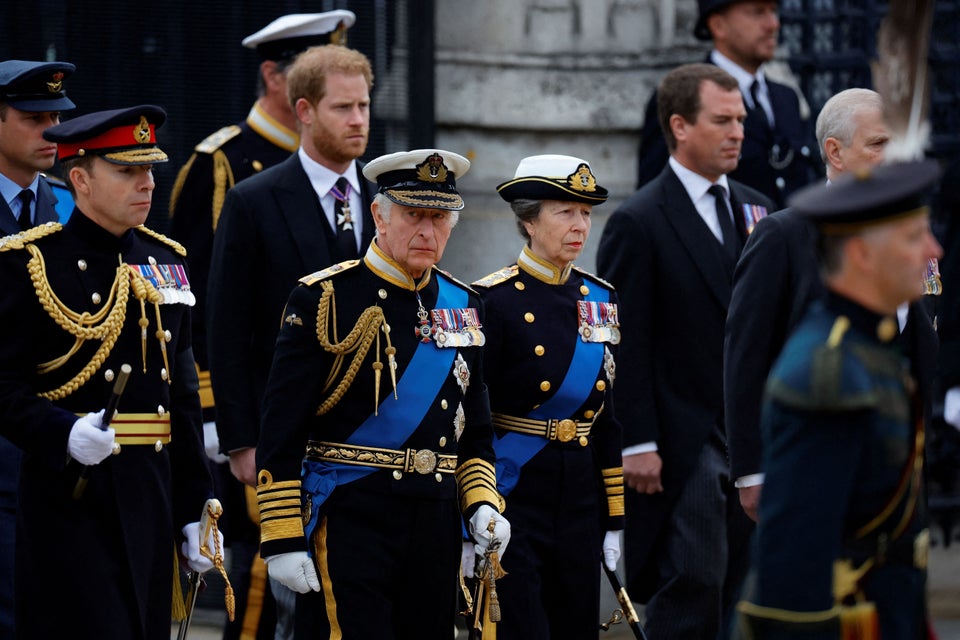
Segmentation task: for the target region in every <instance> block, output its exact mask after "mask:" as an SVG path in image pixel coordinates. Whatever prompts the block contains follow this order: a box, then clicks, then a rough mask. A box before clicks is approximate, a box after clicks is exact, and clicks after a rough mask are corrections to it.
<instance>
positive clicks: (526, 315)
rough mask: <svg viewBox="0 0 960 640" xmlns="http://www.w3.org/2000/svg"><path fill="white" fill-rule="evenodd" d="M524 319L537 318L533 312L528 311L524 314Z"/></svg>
mask: <svg viewBox="0 0 960 640" xmlns="http://www.w3.org/2000/svg"><path fill="white" fill-rule="evenodd" d="M523 319H524V320H526V321H527V322H533V321H534V319H535V318H534V317H533V314H532V313H530V312H529V311H527V312H526V313H525V314H523Z"/></svg>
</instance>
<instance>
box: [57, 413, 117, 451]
mask: <svg viewBox="0 0 960 640" xmlns="http://www.w3.org/2000/svg"><path fill="white" fill-rule="evenodd" d="M102 424H103V409H101V410H100V411H98V412H97V413H88V414H87V415H85V416H83V417H82V418H80V419H78V420H77V421H76V422H74V423H73V428H72V429H70V435H69V437H68V438H67V452H68V453H69V454H70V456H71V457H72V458H73V459H74V460H76V461H77V462H79V463H80V464H85V465H92V464H98V463H100V462H103V461H104V460H105V459H106V458H107V457H108V456H109V455H110V454H111V453H113V443H114V436H115V435H116V433H115V432H114V430H113V429H111V428H109V427H108V428H107V429H105V430H102V431H101V430H100V425H102Z"/></svg>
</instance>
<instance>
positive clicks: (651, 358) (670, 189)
mask: <svg viewBox="0 0 960 640" xmlns="http://www.w3.org/2000/svg"><path fill="white" fill-rule="evenodd" d="M658 114H659V119H660V123H661V127H662V128H663V132H664V136H665V139H666V140H667V144H668V146H669V147H670V150H671V153H670V160H669V163H668V166H667V167H665V168H664V169H663V171H662V172H661V174H660V176H658V177H657V178H656V179H655V180H654V181H652V182H650V183H649V184H647V185H646V186H644V187H643V188H641V189H640V190H639V191H637V192H636V193H634V194H633V195H632V196H631V197H630V198H629V199H628V200H627V201H626V202H625V203H624V204H623V205H621V207H620V208H619V209H618V210H617V211H615V212H614V214H613V215H612V216H611V218H610V220H609V221H608V222H607V224H606V227H605V228H604V231H603V237H602V239H601V241H600V248H599V252H598V257H597V266H598V268H599V271H600V274H601V275H602V276H603V277H604V278H606V279H608V280H610V282H611V283H612V284H613V285H614V286H615V287H616V288H617V291H619V292H620V301H621V308H622V311H623V312H622V317H621V330H622V333H623V342H622V344H621V348H622V351H621V361H622V362H623V363H624V364H623V365H622V366H621V367H620V368H619V370H618V372H617V375H618V378H619V380H618V384H617V385H616V387H614V394H615V396H614V397H615V401H616V405H617V413H618V416H619V418H620V421H621V422H622V424H623V430H624V447H625V448H624V452H623V453H624V455H623V469H624V480H625V482H626V484H627V486H629V487H630V488H631V489H633V491H627V492H626V497H625V502H626V512H627V527H626V534H625V547H626V567H627V581H628V588H629V590H630V593H631V594H632V595H633V597H634V598H636V599H638V600H640V601H645V602H647V610H646V612H647V630H648V634H649V636H650V638H652V639H654V638H703V639H710V640H713V638H715V636H716V635H717V631H718V630H719V628H720V610H721V592H722V588H723V584H724V577H725V573H726V558H727V546H726V545H727V536H726V509H727V506H726V505H727V499H726V486H725V485H726V477H727V463H726V458H725V453H726V452H725V446H726V445H725V439H724V434H723V394H722V390H721V386H722V362H721V361H722V351H723V325H724V322H725V320H726V314H727V303H728V302H729V300H730V287H731V281H732V276H733V270H734V266H735V264H736V260H737V256H738V255H739V253H740V248H741V246H742V242H743V240H744V239H745V237H746V220H745V218H746V217H747V216H748V215H749V216H751V219H752V218H753V217H754V216H756V215H762V214H763V213H764V212H765V211H766V210H767V209H770V208H772V207H773V203H772V202H770V200H768V199H767V198H766V197H764V196H763V195H762V194H761V193H759V192H757V191H755V190H754V189H751V188H749V187H747V186H744V185H742V184H740V183H738V182H735V181H733V180H729V179H728V178H727V174H728V173H729V172H730V171H732V170H733V169H734V168H735V167H736V166H737V159H738V157H739V155H740V148H741V144H742V143H743V136H744V133H743V120H744V118H746V115H747V114H746V109H745V107H744V105H743V100H742V98H741V95H740V91H739V88H738V85H737V81H736V79H735V78H733V77H732V76H731V75H730V74H728V73H727V72H725V71H723V70H722V69H720V68H719V67H716V66H714V65H708V64H693V65H684V66H682V67H679V68H677V69H675V70H673V71H671V72H670V73H669V74H667V76H666V77H664V79H663V81H662V82H661V84H660V87H659V89H658ZM731 212H732V214H733V215H731ZM731 218H732V219H731Z"/></svg>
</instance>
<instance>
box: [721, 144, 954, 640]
mask: <svg viewBox="0 0 960 640" xmlns="http://www.w3.org/2000/svg"><path fill="white" fill-rule="evenodd" d="M938 175H939V171H938V169H937V166H936V163H935V162H933V161H912V162H901V163H897V164H891V165H887V166H883V167H880V168H877V169H874V170H872V171H871V170H867V171H864V172H862V173H861V174H860V175H856V176H853V175H851V176H847V177H845V178H843V179H840V180H838V181H837V182H835V183H834V184H833V185H832V186H830V187H829V188H825V187H815V188H813V189H812V190H807V191H805V192H801V193H799V194H798V195H797V196H796V197H795V198H794V199H793V200H792V201H791V207H792V210H793V211H794V212H795V213H796V215H800V216H804V217H806V218H808V219H811V220H812V221H814V222H815V223H816V224H817V226H818V231H819V240H818V248H817V253H818V255H817V258H818V262H819V264H820V266H821V270H822V273H823V278H824V284H825V285H826V289H827V292H826V297H825V298H824V301H823V302H822V303H818V304H816V305H815V306H814V307H812V308H811V310H810V311H809V312H808V314H807V315H806V316H805V318H804V319H803V320H802V321H801V322H800V324H799V325H798V326H797V328H796V330H795V331H794V333H793V335H792V336H791V338H790V339H789V340H788V342H787V344H786V345H785V346H784V348H783V351H782V352H781V355H780V357H779V358H778V360H777V362H776V364H775V365H774V367H773V369H772V371H771V374H770V377H769V379H768V381H767V387H766V394H765V399H764V407H763V411H762V417H761V428H762V429H763V438H764V440H763V449H764V451H763V453H764V467H765V470H766V481H765V484H764V489H763V499H762V500H761V502H760V522H759V525H758V527H757V536H758V547H757V556H756V559H755V562H754V570H753V573H754V574H755V575H753V576H752V578H751V579H750V580H748V585H747V590H746V593H747V598H746V599H745V601H743V602H741V603H740V604H739V606H738V608H739V610H740V617H739V622H738V629H737V632H738V633H739V634H740V635H741V637H746V638H756V639H764V638H805V639H810V640H814V639H817V640H819V639H821V638H822V639H828V638H830V639H832V638H841V637H844V638H847V637H857V638H864V639H867V640H869V639H875V638H878V637H882V638H884V640H891V639H894V640H908V639H911V640H913V639H920V638H926V637H928V636H927V631H926V615H925V614H926V596H925V590H926V589H925V583H926V552H927V544H928V535H927V531H926V529H925V527H926V517H925V515H926V514H925V513H924V489H923V471H924V464H923V447H924V423H923V419H922V418H923V416H922V400H921V397H920V393H919V392H918V389H917V383H916V371H915V370H914V371H912V370H911V367H910V364H909V362H908V361H907V359H906V358H905V357H904V355H903V353H902V352H901V349H900V348H899V346H898V345H897V343H896V340H895V339H896V337H897V335H898V333H899V331H898V323H897V307H898V305H900V304H902V303H904V302H906V301H912V300H916V299H917V298H919V297H920V295H921V293H922V287H921V286H920V285H919V282H921V279H922V277H923V276H924V274H925V271H926V268H927V265H928V262H929V261H930V260H933V259H939V257H940V256H941V253H942V252H941V249H940V246H939V245H938V244H937V241H936V240H935V239H934V237H933V235H932V234H931V233H930V223H929V211H928V208H927V207H926V206H924V204H923V199H924V196H925V195H926V193H927V192H928V191H929V190H930V188H931V187H932V186H933V185H934V183H935V182H936V180H937V178H938ZM751 581H752V583H751ZM854 629H855V630H856V635H851V634H852V633H853V630H854Z"/></svg>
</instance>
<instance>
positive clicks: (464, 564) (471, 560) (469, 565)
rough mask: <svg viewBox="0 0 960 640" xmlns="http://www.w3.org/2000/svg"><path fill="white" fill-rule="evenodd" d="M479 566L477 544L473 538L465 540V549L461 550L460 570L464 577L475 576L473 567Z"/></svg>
mask: <svg viewBox="0 0 960 640" xmlns="http://www.w3.org/2000/svg"><path fill="white" fill-rule="evenodd" d="M476 566H477V545H476V544H475V543H474V542H473V541H471V540H464V541H463V551H461V552H460V572H461V573H462V574H463V577H464V578H472V577H473V569H474V567H476Z"/></svg>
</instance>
